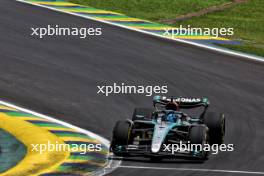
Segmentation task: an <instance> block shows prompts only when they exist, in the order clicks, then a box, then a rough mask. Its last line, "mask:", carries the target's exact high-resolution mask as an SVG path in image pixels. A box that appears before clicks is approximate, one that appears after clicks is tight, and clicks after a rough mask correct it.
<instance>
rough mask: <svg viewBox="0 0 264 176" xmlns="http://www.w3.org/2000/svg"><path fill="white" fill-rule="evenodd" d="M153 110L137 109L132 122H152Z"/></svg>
mask: <svg viewBox="0 0 264 176" xmlns="http://www.w3.org/2000/svg"><path fill="white" fill-rule="evenodd" d="M152 112H153V110H152V109H150V108H135V109H134V113H133V116H132V120H133V121H134V120H151V119H152Z"/></svg>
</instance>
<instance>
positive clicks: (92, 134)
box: [0, 100, 121, 175]
mask: <svg viewBox="0 0 264 176" xmlns="http://www.w3.org/2000/svg"><path fill="white" fill-rule="evenodd" d="M0 104H2V105H5V106H9V107H11V108H15V109H17V110H19V111H23V112H26V113H29V114H32V115H35V116H38V117H41V118H44V119H47V120H49V121H51V122H55V123H58V124H61V125H63V126H66V127H69V128H71V129H75V130H77V131H79V132H81V133H84V134H86V135H88V136H91V137H92V138H94V139H97V140H98V141H100V142H102V144H104V145H106V146H107V147H109V145H110V142H109V141H108V140H107V139H105V138H104V137H102V136H99V135H97V134H95V133H93V132H90V131H87V130H85V129H82V128H79V127H77V126H74V125H71V124H69V123H67V122H64V121H61V120H58V119H55V118H53V117H50V116H47V115H43V114H40V113H38V112H35V111H32V110H29V109H25V108H22V107H19V106H17V105H14V104H11V103H8V102H5V101H2V100H0ZM120 164H121V161H118V162H117V161H115V163H113V160H110V161H109V163H108V165H107V166H106V168H108V170H109V168H110V167H111V169H110V170H109V171H106V172H102V174H97V175H104V174H106V173H109V172H111V171H112V170H114V169H116V168H117V167H118V166H119V165H120Z"/></svg>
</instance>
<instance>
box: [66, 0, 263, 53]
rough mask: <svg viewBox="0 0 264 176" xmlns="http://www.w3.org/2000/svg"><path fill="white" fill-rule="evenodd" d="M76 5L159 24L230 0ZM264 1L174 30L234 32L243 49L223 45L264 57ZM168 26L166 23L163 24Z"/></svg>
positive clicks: (90, 0)
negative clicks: (200, 28) (224, 30)
mask: <svg viewBox="0 0 264 176" xmlns="http://www.w3.org/2000/svg"><path fill="white" fill-rule="evenodd" d="M69 1H70V2H74V3H77V4H83V5H89V6H92V7H95V8H99V9H105V10H110V11H116V12H120V13H123V14H126V15H128V16H131V17H137V18H142V19H146V20H150V21H155V22H159V21H160V20H165V19H173V18H175V17H177V16H179V15H183V14H187V13H191V12H197V11H199V10H201V9H204V8H207V7H210V6H213V5H219V4H222V3H225V2H230V1H231V0H202V1H200V0H151V1H150V0H69ZM263 8H264V0H249V1H248V2H246V3H243V4H239V5H236V6H234V7H231V8H228V9H225V10H223V11H220V12H213V13H209V14H207V15H203V16H199V17H193V18H191V19H189V20H186V21H182V22H176V23H173V24H172V26H175V27H177V26H179V25H183V26H187V25H191V27H202V28H204V27H209V28H222V27H224V28H234V36H232V37H231V39H234V40H240V41H242V44H241V45H221V46H224V47H227V48H230V49H233V50H238V51H242V52H247V53H251V54H256V55H260V56H264V32H263V31H264V30H263V26H264V13H263ZM164 24H166V23H164Z"/></svg>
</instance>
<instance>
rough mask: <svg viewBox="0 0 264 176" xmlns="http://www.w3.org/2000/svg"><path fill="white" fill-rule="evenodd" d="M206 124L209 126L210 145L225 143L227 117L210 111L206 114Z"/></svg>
mask: <svg viewBox="0 0 264 176" xmlns="http://www.w3.org/2000/svg"><path fill="white" fill-rule="evenodd" d="M204 124H205V125H206V126H207V127H208V128H209V139H210V140H209V143H210V145H213V144H218V145H221V144H223V143H224V136H225V117H224V114H222V113H221V114H218V113H215V112H208V113H206V114H205V116H204Z"/></svg>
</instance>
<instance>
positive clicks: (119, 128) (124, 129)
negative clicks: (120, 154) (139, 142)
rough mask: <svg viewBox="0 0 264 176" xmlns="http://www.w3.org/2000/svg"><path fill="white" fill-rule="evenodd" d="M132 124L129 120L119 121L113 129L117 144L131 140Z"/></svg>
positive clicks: (123, 143) (124, 143)
mask: <svg viewBox="0 0 264 176" xmlns="http://www.w3.org/2000/svg"><path fill="white" fill-rule="evenodd" d="M130 132H131V125H130V124H129V122H127V121H117V122H116V125H115V127H114V131H113V140H114V143H115V145H127V144H128V142H129V137H130Z"/></svg>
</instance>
